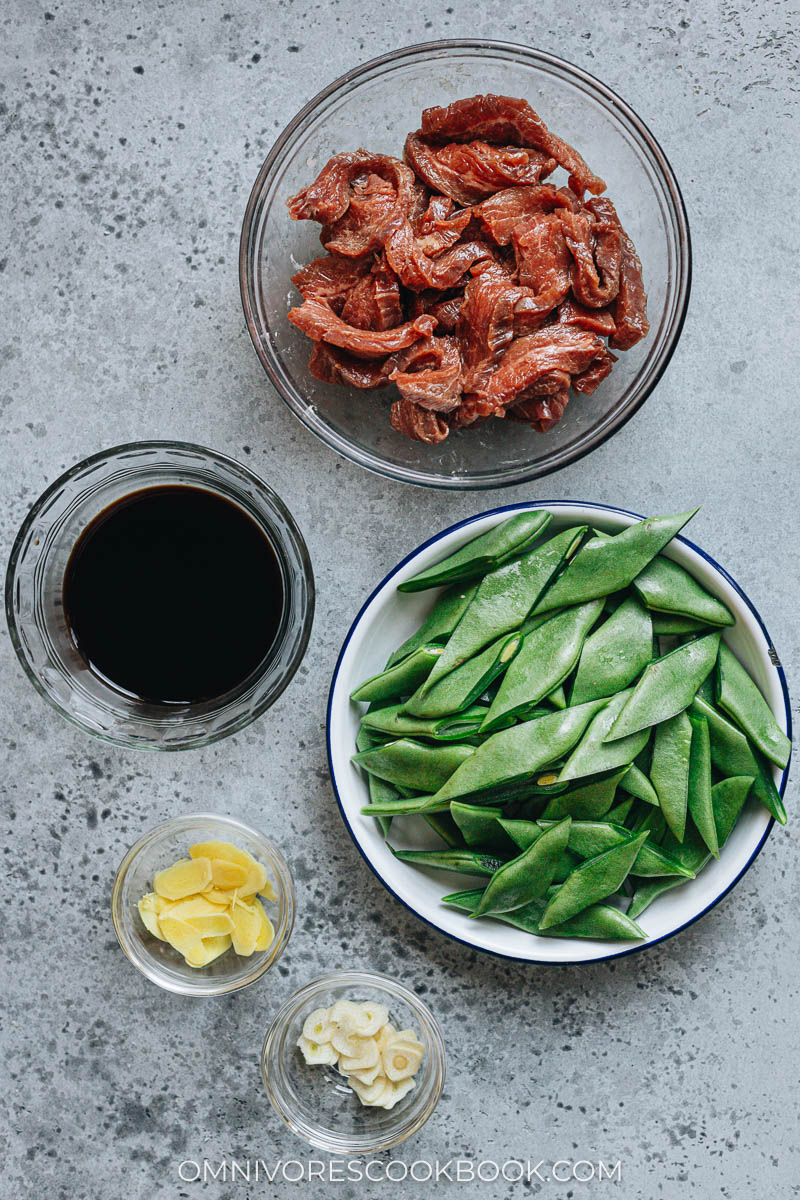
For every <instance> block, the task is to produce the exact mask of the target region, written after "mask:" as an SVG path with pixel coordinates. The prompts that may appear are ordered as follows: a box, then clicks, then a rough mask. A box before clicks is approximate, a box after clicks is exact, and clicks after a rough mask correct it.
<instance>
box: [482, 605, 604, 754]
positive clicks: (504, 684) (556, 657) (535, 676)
mask: <svg viewBox="0 0 800 1200" xmlns="http://www.w3.org/2000/svg"><path fill="white" fill-rule="evenodd" d="M602 610H603V603H602V601H601V600H592V601H591V602H590V603H589V604H579V605H577V606H576V607H575V608H570V609H566V610H565V611H564V612H562V613H558V614H557V615H556V616H554V617H551V619H550V620H549V621H546V622H545V623H544V624H543V625H540V626H539V628H538V629H535V630H534V631H533V632H532V633H529V634H528V635H527V637H526V638H525V639H524V641H523V643H522V647H521V649H520V652H519V654H518V655H517V656H516V658H515V659H514V662H513V663H511V665H510V666H509V668H508V670H507V671H506V673H505V675H504V676H503V678H502V681H501V683H500V687H499V688H498V691H497V695H496V696H495V698H494V700H493V701H492V704H491V707H490V709H489V711H488V713H487V714H486V718H485V720H484V722H483V725H482V726H481V729H482V731H483V732H490V731H491V730H493V729H495V728H496V727H497V725H498V724H499V723H501V722H503V721H505V720H506V719H507V718H508V717H515V716H517V715H519V713H520V712H522V711H523V710H524V709H526V708H528V707H530V705H532V704H538V703H539V701H540V700H543V699H544V698H545V697H546V696H549V695H550V693H552V691H553V689H554V688H557V687H559V686H560V685H561V684H562V683H563V681H564V680H565V679H566V678H567V676H568V675H569V673H570V672H571V671H572V669H573V667H574V666H575V664H576V663H577V661H578V658H579V656H580V652H581V646H582V645H583V641H584V638H585V637H586V635H587V633H588V632H589V630H590V629H591V627H592V625H593V624H594V623H595V621H597V619H598V617H599V616H600V613H601V612H602ZM592 698H594V697H592ZM558 707H559V708H563V707H564V705H558Z"/></svg>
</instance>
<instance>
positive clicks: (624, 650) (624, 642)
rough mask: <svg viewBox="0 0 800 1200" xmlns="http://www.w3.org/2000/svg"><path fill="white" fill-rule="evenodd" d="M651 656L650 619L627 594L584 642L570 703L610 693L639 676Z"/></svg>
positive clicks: (581, 701) (597, 697) (639, 605)
mask: <svg viewBox="0 0 800 1200" xmlns="http://www.w3.org/2000/svg"><path fill="white" fill-rule="evenodd" d="M652 658H653V623H652V621H651V618H650V614H649V613H648V611H647V609H646V608H644V607H643V606H642V605H641V604H640V603H639V601H638V600H637V599H636V597H635V596H628V597H627V598H626V599H625V600H623V602H622V604H620V605H619V607H618V608H616V609H615V610H614V612H613V613H612V614H611V616H610V617H609V618H608V620H607V621H604V622H603V624H602V625H601V626H600V628H599V629H597V630H596V631H595V632H594V633H593V634H591V635H590V636H589V637H587V639H586V641H585V642H584V644H583V649H582V651H581V657H580V661H579V663H578V670H577V673H576V675H575V682H574V683H573V685H572V691H571V693H570V704H583V703H585V701H587V700H597V699H599V698H600V697H601V696H613V695H614V694H615V692H619V691H622V689H623V688H626V687H628V686H629V685H630V684H632V683H634V682H635V680H637V679H638V678H639V676H640V675H641V673H642V671H643V670H644V669H645V667H646V666H647V665H648V663H649V662H651V661H652Z"/></svg>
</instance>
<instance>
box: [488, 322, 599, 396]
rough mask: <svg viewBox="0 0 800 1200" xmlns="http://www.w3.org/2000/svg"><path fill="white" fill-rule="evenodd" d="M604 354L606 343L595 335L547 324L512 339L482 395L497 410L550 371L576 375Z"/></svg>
mask: <svg viewBox="0 0 800 1200" xmlns="http://www.w3.org/2000/svg"><path fill="white" fill-rule="evenodd" d="M604 354H606V348H605V345H604V344H603V342H602V341H601V340H600V338H599V337H598V336H597V334H595V333H590V332H589V331H588V330H586V329H574V328H571V327H570V326H568V325H546V326H545V327H544V328H543V329H538V330H537V331H536V332H535V333H529V334H527V336H525V337H520V338H515V339H514V341H513V342H512V343H511V345H510V346H509V348H508V350H506V352H505V354H504V355H503V357H502V359H501V360H500V363H499V365H498V367H497V368H496V370H495V371H493V372H492V374H491V376H490V377H489V380H488V382H487V383H486V385H485V386H484V387H483V388H481V389H480V390H481V394H482V396H483V397H484V398H485V399H486V400H487V401H488V402H489V403H490V404H491V405H492V406H493V408H494V410H495V412H497V410H499V409H501V408H506V407H508V405H510V404H514V403H515V402H516V401H517V398H518V397H520V396H522V398H523V399H524V398H525V397H524V393H529V389H530V388H531V387H532V386H533V385H534V384H535V383H536V382H537V380H539V379H541V378H542V376H543V375H549V374H550V373H551V372H552V371H565V372H567V373H568V374H569V375H576V374H579V373H580V372H581V371H585V370H586V369H587V367H589V366H591V364H592V363H593V362H594V361H595V359H597V358H600V357H601V356H603V355H604Z"/></svg>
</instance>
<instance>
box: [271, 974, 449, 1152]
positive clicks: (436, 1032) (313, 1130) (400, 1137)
mask: <svg viewBox="0 0 800 1200" xmlns="http://www.w3.org/2000/svg"><path fill="white" fill-rule="evenodd" d="M359 984H361V985H362V986H364V987H371V988H373V989H374V990H375V991H379V992H383V993H385V994H387V995H388V996H394V997H396V998H397V999H399V1000H402V1001H403V1003H404V1004H406V1005H407V1006H408V1007H409V1008H410V1009H411V1011H412V1012H413V1013H414V1015H415V1016H416V1017H417V1019H418V1020H419V1021H420V1024H422V1025H424V1026H425V1029H426V1035H427V1042H428V1045H426V1049H427V1050H428V1052H429V1053H431V1054H432V1055H433V1060H434V1061H433V1076H432V1079H431V1086H430V1091H429V1094H428V1095H427V1097H426V1098H425V1099H424V1102H422V1103H421V1105H420V1107H419V1109H417V1108H413V1109H411V1110H410V1112H409V1113H408V1115H407V1117H406V1119H404V1120H403V1121H399V1122H398V1125H397V1127H396V1128H395V1129H393V1130H392V1131H391V1132H390V1131H388V1130H383V1131H381V1132H380V1134H377V1133H376V1135H375V1136H373V1137H370V1136H368V1135H366V1134H364V1135H352V1136H348V1135H338V1136H337V1135H328V1136H323V1135H318V1136H316V1137H315V1136H314V1135H315V1134H317V1127H315V1126H311V1125H309V1124H306V1123H305V1122H302V1121H298V1120H297V1119H296V1118H295V1117H294V1115H293V1114H292V1113H291V1112H290V1111H288V1110H287V1107H286V1106H285V1105H284V1104H283V1103H282V1102H281V1100H280V1099H279V1094H278V1091H276V1089H275V1087H274V1086H273V1083H272V1080H271V1078H270V1075H269V1070H268V1065H269V1062H270V1061H271V1060H272V1059H273V1058H274V1057H276V1056H277V1054H278V1047H279V1043H280V1040H281V1038H282V1035H283V1033H284V1031H285V1029H286V1027H287V1025H288V1023H289V1021H290V1020H292V1018H293V1017H295V1016H296V1015H298V1014H299V1012H300V1011H301V1010H302V1008H303V1007H304V1005H306V1004H307V1003H309V1002H313V1000H314V998H315V996H317V995H318V994H319V993H321V992H323V991H325V990H327V989H328V988H331V987H347V986H348V985H352V986H358V985H359ZM446 1076H447V1051H446V1049H445V1043H444V1038H443V1036H442V1030H441V1026H440V1025H439V1022H438V1021H437V1019H436V1017H435V1016H434V1014H433V1013H432V1012H431V1010H430V1008H429V1007H428V1005H427V1004H426V1003H425V1001H424V1000H421V999H420V997H419V996H418V995H417V994H416V992H414V991H412V990H411V988H409V987H407V986H406V984H403V983H400V982H398V981H397V980H395V979H392V978H390V976H388V975H383V974H381V973H380V972H378V971H370V970H360V969H358V968H353V969H349V970H346V971H329V972H327V973H326V974H324V975H319V976H317V977H316V978H315V979H311V980H309V982H308V983H305V984H303V985H302V986H301V987H299V988H297V989H296V991H294V992H292V994H291V995H290V996H289V997H288V999H287V1000H286V1001H285V1002H284V1003H283V1004H282V1005H281V1007H280V1008H279V1009H278V1011H277V1012H276V1014H275V1016H274V1017H273V1018H272V1020H271V1021H270V1023H269V1026H268V1028H267V1032H266V1035H265V1037H264V1044H263V1046H262V1049H261V1080H262V1083H263V1085H264V1090H265V1091H266V1093H267V1097H268V1098H269V1101H270V1104H271V1105H272V1107H273V1109H274V1110H275V1112H276V1113H277V1115H278V1116H279V1117H280V1119H281V1120H282V1121H283V1123H284V1124H285V1125H286V1126H287V1127H288V1128H289V1129H291V1131H292V1132H293V1133H295V1134H297V1135H298V1137H301V1138H303V1140H304V1141H306V1142H308V1143H309V1144H310V1145H312V1146H315V1147H316V1148H317V1149H319V1150H327V1151H329V1152H330V1153H343V1154H377V1153H380V1152H381V1151H383V1150H389V1149H391V1147H393V1146H396V1145H398V1144H399V1143H400V1142H403V1141H405V1140H406V1139H407V1138H409V1137H412V1136H413V1135H414V1134H415V1133H417V1132H418V1131H419V1130H420V1129H421V1128H422V1126H423V1125H425V1123H426V1122H427V1121H428V1120H429V1119H430V1117H431V1116H432V1115H433V1112H434V1110H435V1109H436V1106H437V1104H438V1103H439V1100H440V1099H441V1095H442V1091H443V1090H444V1085H445V1081H446ZM420 1099H421V1098H420ZM398 1115H399V1114H398Z"/></svg>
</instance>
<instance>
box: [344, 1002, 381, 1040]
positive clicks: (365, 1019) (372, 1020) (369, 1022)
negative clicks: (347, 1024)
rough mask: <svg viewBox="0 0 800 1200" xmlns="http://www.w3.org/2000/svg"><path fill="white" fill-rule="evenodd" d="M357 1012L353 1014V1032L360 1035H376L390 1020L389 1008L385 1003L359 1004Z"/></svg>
mask: <svg viewBox="0 0 800 1200" xmlns="http://www.w3.org/2000/svg"><path fill="white" fill-rule="evenodd" d="M355 1007H356V1009H357V1012H355V1013H354V1014H353V1018H352V1028H353V1032H354V1033H357V1034H358V1035H359V1037H375V1035H376V1034H378V1033H380V1031H381V1029H383V1027H384V1026H385V1024H386V1022H387V1021H388V1020H389V1010H388V1008H387V1007H386V1005H385V1004H357V1005H356V1006H355Z"/></svg>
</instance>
